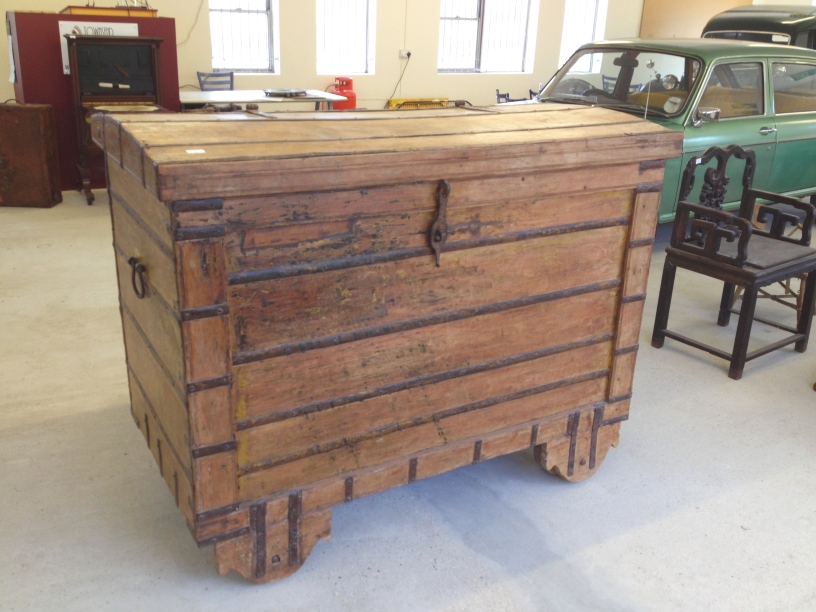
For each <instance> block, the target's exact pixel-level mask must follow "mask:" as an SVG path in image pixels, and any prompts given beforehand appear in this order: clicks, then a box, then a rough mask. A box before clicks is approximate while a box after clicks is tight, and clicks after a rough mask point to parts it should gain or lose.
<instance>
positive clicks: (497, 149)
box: [153, 126, 682, 201]
mask: <svg viewBox="0 0 816 612" xmlns="http://www.w3.org/2000/svg"><path fill="white" fill-rule="evenodd" d="M655 127H657V126H655ZM613 128H614V126H613V127H608V126H607V127H599V128H588V129H587V130H585V132H587V133H585V134H583V136H584V137H585V138H586V140H579V141H578V142H576V141H574V140H573V139H574V138H575V137H576V134H575V133H574V132H572V131H571V130H564V132H565V133H563V134H556V133H555V132H559V130H548V131H547V132H546V134H547V138H548V139H547V140H546V141H542V142H536V143H532V144H531V143H530V142H527V141H524V140H523V139H517V141H516V142H507V143H505V146H502V145H500V144H497V143H496V142H490V141H489V139H488V142H472V141H469V140H467V138H465V137H455V138H464V140H462V141H458V142H456V141H452V142H438V143H436V146H435V147H433V148H430V149H425V150H421V151H420V150H417V149H411V150H410V151H405V152H388V151H386V150H377V151H370V150H368V149H366V150H365V152H363V150H362V149H361V151H360V152H359V153H358V154H354V153H353V152H352V151H343V155H342V156H341V157H335V156H322V157H321V156H317V157H314V156H313V157H310V156H309V155H308V152H306V151H296V150H291V151H289V150H286V151H284V152H286V153H288V154H291V157H278V158H277V159H276V160H275V162H274V163H273V164H270V162H269V161H259V160H258V157H264V156H266V155H261V153H262V151H253V150H250V148H247V147H245V146H244V145H242V146H241V147H240V148H239V149H236V150H235V151H234V155H235V156H236V157H235V158H234V160H226V159H219V157H221V156H222V155H221V153H223V156H227V157H228V156H229V154H230V153H231V152H230V151H229V150H227V151H222V152H221V153H219V152H218V151H217V150H213V149H212V148H211V149H210V151H211V152H212V154H211V155H209V156H207V155H206V154H205V155H204V156H203V157H204V158H205V159H200V160H198V159H197V160H196V163H193V164H190V163H175V162H172V155H171V154H168V155H167V156H166V157H167V158H166V159H161V158H159V157H153V161H155V162H157V163H158V164H159V178H158V180H159V199H161V200H163V201H170V200H177V199H185V198H199V197H200V198H207V197H232V196H241V195H262V194H269V193H287V192H298V191H313V190H332V189H353V188H355V187H359V186H360V185H366V186H375V185H389V184H390V185H395V184H404V183H410V182H414V181H427V180H441V179H445V178H448V177H458V178H459V179H460V180H461V179H466V178H478V177H480V176H486V175H490V174H497V173H508V172H530V173H537V172H542V171H548V170H550V171H551V170H554V169H566V168H569V167H571V166H572V167H575V166H585V167H588V166H599V165H606V164H609V150H615V155H616V157H617V158H618V159H630V160H632V161H635V162H639V161H644V160H653V159H656V158H665V157H676V156H678V155H680V153H681V146H682V139H681V138H680V136H681V135H680V134H674V135H672V134H667V133H666V132H664V131H661V130H662V128H659V129H658V130H656V131H655V132H654V133H653V134H624V135H620V134H619V133H618V132H617V130H616V129H613ZM513 134H515V133H513ZM587 141H591V142H592V143H593V146H591V147H588V146H586V142H587ZM287 146H289V145H287ZM301 148H303V147H301ZM185 151H186V150H185ZM266 153H269V152H268V151H267V152H266ZM282 153H283V152H282ZM185 155H186V152H185ZM239 155H240V157H238V156H239ZM338 160H339V161H341V162H342V165H341V164H339V163H338ZM236 174H237V175H240V176H241V177H242V180H241V181H233V180H231V177H233V176H236ZM608 178H609V179H610V180H612V181H615V179H614V174H610V175H609V177H608ZM640 182H642V181H638V183H640ZM623 186H626V185H620V184H619V183H617V181H615V182H614V183H613V184H610V185H609V188H610V189H612V188H616V187H623ZM631 186H634V185H631Z"/></svg>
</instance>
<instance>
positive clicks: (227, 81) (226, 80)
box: [197, 72, 235, 91]
mask: <svg viewBox="0 0 816 612" xmlns="http://www.w3.org/2000/svg"><path fill="white" fill-rule="evenodd" d="M197 74H198V85H199V87H201V91H232V90H233V89H235V86H234V78H233V77H234V73H232V72H198V73H197Z"/></svg>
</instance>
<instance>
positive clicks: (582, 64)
mask: <svg viewBox="0 0 816 612" xmlns="http://www.w3.org/2000/svg"><path fill="white" fill-rule="evenodd" d="M608 4H609V0H568V2H567V3H566V6H565V8H564V29H563V30H562V32H561V56H560V61H559V64H560V65H562V66H563V65H564V63H565V62H566V61H567V60H568V59H569V58H570V56H571V55H572V54H573V53H575V51H577V50H578V47H580V46H581V45H584V44H586V43H589V42H593V41H596V40H601V39H602V38H603V37H604V30H605V29H606V10H607V6H608ZM600 59H601V56H600V55H599V54H594V53H593V54H590V53H588V54H586V55H584V56H583V57H582V58H581V59H580V60H578V62H577V63H576V64H575V65H574V66H573V67H572V70H574V71H575V72H594V73H597V72H600V70H601V64H600Z"/></svg>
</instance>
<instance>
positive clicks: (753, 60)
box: [684, 57, 773, 126]
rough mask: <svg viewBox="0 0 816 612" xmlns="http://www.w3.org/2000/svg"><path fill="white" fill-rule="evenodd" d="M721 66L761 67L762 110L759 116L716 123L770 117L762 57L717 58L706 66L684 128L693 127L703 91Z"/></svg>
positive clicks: (764, 59)
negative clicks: (742, 65)
mask: <svg viewBox="0 0 816 612" xmlns="http://www.w3.org/2000/svg"><path fill="white" fill-rule="evenodd" d="M723 64H759V65H760V66H762V105H763V110H764V112H762V113H761V114H759V115H745V116H743V117H723V118H722V119H718V120H717V122H718V123H721V122H723V121H733V120H734V119H743V120H745V119H752V118H755V117H772V116H773V115H772V113H771V105H770V104H769V102H770V100H769V92H768V88H769V79H768V60H767V58H764V57H723V58H718V59H716V60H714V61H713V62H711V63H710V64H708V65H707V66H706V71H705V74H704V75H703V77H704V78H703V80H701V82H700V85H699V87H700V88H699V89H698V90H697V93H696V95H695V97H694V104H692V105H691V106H690V107H689V109H690V110H689V114H688V117H686V121H685V123H684V125H685V126H693V123H692V122H693V120H694V116H695V115H696V114H697V109H699V108H700V101H701V100H702V99H703V95H704V94H705V90H706V88H707V87H708V84H709V82H710V81H711V77H712V76H713V74H714V70H715V69H716V68H717V67H718V66H722V65H723Z"/></svg>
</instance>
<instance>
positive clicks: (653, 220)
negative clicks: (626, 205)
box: [631, 168, 663, 240]
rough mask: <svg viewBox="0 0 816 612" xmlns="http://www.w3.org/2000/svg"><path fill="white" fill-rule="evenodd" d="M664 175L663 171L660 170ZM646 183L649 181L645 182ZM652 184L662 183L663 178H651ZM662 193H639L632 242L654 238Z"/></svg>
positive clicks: (634, 215)
mask: <svg viewBox="0 0 816 612" xmlns="http://www.w3.org/2000/svg"><path fill="white" fill-rule="evenodd" d="M659 170H660V174H661V175H662V173H663V172H662V171H663V169H662V168H660V169H659ZM643 182H644V183H645V182H647V181H643ZM648 182H650V183H662V182H663V177H662V176H660V177H650V180H649V181H648ZM661 195H662V193H661V192H659V191H657V192H650V193H639V194H638V195H637V197H636V198H635V206H634V209H633V211H632V235H631V238H632V240H643V239H647V238H654V235H655V230H656V229H657V213H658V209H659V208H660V196H661Z"/></svg>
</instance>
